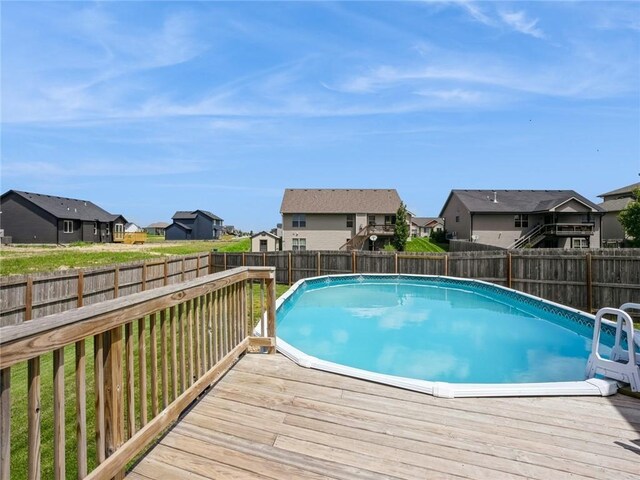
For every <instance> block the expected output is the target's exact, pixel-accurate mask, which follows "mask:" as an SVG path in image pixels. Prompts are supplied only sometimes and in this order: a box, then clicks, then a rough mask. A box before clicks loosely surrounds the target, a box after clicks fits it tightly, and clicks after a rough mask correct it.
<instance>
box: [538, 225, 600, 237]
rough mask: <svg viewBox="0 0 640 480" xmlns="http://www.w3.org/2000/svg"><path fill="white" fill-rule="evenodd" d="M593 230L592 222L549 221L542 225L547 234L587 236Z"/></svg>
mask: <svg viewBox="0 0 640 480" xmlns="http://www.w3.org/2000/svg"><path fill="white" fill-rule="evenodd" d="M594 231H595V228H594V224H593V223H551V224H547V225H545V226H544V232H545V233H546V234H547V235H556V236H559V237H560V236H576V235H578V236H587V235H593V234H594Z"/></svg>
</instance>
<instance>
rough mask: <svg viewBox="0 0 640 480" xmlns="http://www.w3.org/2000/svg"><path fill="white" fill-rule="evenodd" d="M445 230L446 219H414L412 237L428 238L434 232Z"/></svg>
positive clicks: (412, 219) (412, 220)
mask: <svg viewBox="0 0 640 480" xmlns="http://www.w3.org/2000/svg"><path fill="white" fill-rule="evenodd" d="M441 230H444V219H443V218H438V217H412V218H411V236H412V237H428V236H429V235H431V232H432V231H441Z"/></svg>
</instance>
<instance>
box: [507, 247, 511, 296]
mask: <svg viewBox="0 0 640 480" xmlns="http://www.w3.org/2000/svg"><path fill="white" fill-rule="evenodd" d="M507 287H509V288H511V252H507Z"/></svg>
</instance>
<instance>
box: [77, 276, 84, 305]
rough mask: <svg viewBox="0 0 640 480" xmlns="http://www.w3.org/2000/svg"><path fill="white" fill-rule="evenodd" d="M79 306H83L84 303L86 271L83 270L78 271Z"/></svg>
mask: <svg viewBox="0 0 640 480" xmlns="http://www.w3.org/2000/svg"><path fill="white" fill-rule="evenodd" d="M77 290H78V304H77V306H78V307H81V306H82V305H83V303H84V298H83V295H84V272H83V271H79V272H78V289H77Z"/></svg>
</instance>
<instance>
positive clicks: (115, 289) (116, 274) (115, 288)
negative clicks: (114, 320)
mask: <svg viewBox="0 0 640 480" xmlns="http://www.w3.org/2000/svg"><path fill="white" fill-rule="evenodd" d="M119 282H120V267H118V265H116V266H115V268H114V269H113V298H118V295H119V293H120V292H119V290H120V287H119Z"/></svg>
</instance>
